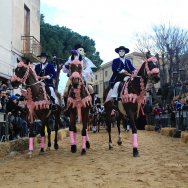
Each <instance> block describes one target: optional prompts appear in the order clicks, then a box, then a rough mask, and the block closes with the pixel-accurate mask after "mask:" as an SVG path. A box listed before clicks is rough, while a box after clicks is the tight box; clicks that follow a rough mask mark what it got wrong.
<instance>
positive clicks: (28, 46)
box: [21, 36, 41, 61]
mask: <svg viewBox="0 0 188 188" xmlns="http://www.w3.org/2000/svg"><path fill="white" fill-rule="evenodd" d="M21 39H22V42H23V49H22V53H23V54H24V56H25V57H28V58H30V60H31V61H38V58H37V55H39V54H40V52H41V45H40V42H39V41H38V40H37V39H36V38H35V37H34V36H22V37H21Z"/></svg>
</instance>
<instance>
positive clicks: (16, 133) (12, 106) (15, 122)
mask: <svg viewBox="0 0 188 188" xmlns="http://www.w3.org/2000/svg"><path fill="white" fill-rule="evenodd" d="M18 104H19V100H18V97H17V96H15V95H12V96H11V97H10V98H9V100H8V102H7V108H6V113H7V114H8V116H9V118H10V123H11V124H12V126H13V127H12V128H13V129H12V130H13V133H12V136H13V139H14V138H19V137H20V136H27V134H28V128H27V123H26V121H25V113H24V110H23V108H22V107H21V106H19V105H18Z"/></svg>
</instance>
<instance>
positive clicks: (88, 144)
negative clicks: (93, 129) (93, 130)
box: [86, 129, 90, 149]
mask: <svg viewBox="0 0 188 188" xmlns="http://www.w3.org/2000/svg"><path fill="white" fill-rule="evenodd" d="M86 148H87V149H89V148H90V143H89V133H88V129H86Z"/></svg>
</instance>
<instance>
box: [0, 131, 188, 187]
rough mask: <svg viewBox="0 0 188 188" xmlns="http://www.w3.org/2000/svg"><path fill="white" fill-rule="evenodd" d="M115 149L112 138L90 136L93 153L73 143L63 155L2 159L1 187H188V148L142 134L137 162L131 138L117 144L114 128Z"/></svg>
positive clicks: (64, 148)
mask: <svg viewBox="0 0 188 188" xmlns="http://www.w3.org/2000/svg"><path fill="white" fill-rule="evenodd" d="M112 131H113V134H112V139H113V150H108V134H107V133H106V131H105V130H101V132H100V133H96V134H94V133H92V132H90V143H91V148H90V149H89V150H88V151H87V155H86V156H81V155H80V151H81V149H80V147H81V136H80V133H79V134H78V152H77V153H76V154H72V153H71V152H70V145H69V138H68V137H67V138H65V139H64V140H63V142H61V143H60V149H59V150H58V151H54V149H52V150H51V151H46V153H45V155H43V156H41V155H38V153H39V150H38V149H35V152H34V156H33V158H32V159H28V157H27V153H22V154H17V155H16V156H11V157H10V156H9V157H6V158H4V159H1V160H0V169H1V170H0V187H12V188H18V187H19V188H22V187H23V188H56V187H57V188H59V187H61V188H75V187H78V188H93V187H97V188H120V187H121V188H126V187H129V188H133V187H134V188H137V187H138V188H146V187H151V188H155V187H160V188H164V187H165V188H167V187H168V188H187V187H188V145H187V144H184V143H182V142H181V141H180V140H179V139H172V138H170V137H166V136H162V135H161V134H160V133H156V132H149V131H138V139H139V140H138V143H139V150H140V157H138V158H133V157H132V146H131V133H126V132H123V133H122V141H123V144H122V146H118V145H117V144H116V141H117V129H116V128H113V130H112Z"/></svg>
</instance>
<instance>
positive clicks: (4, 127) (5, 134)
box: [0, 112, 9, 142]
mask: <svg viewBox="0 0 188 188" xmlns="http://www.w3.org/2000/svg"><path fill="white" fill-rule="evenodd" d="M0 139H1V140H0V141H1V142H3V141H8V140H9V121H8V116H7V115H6V113H2V112H0Z"/></svg>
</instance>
